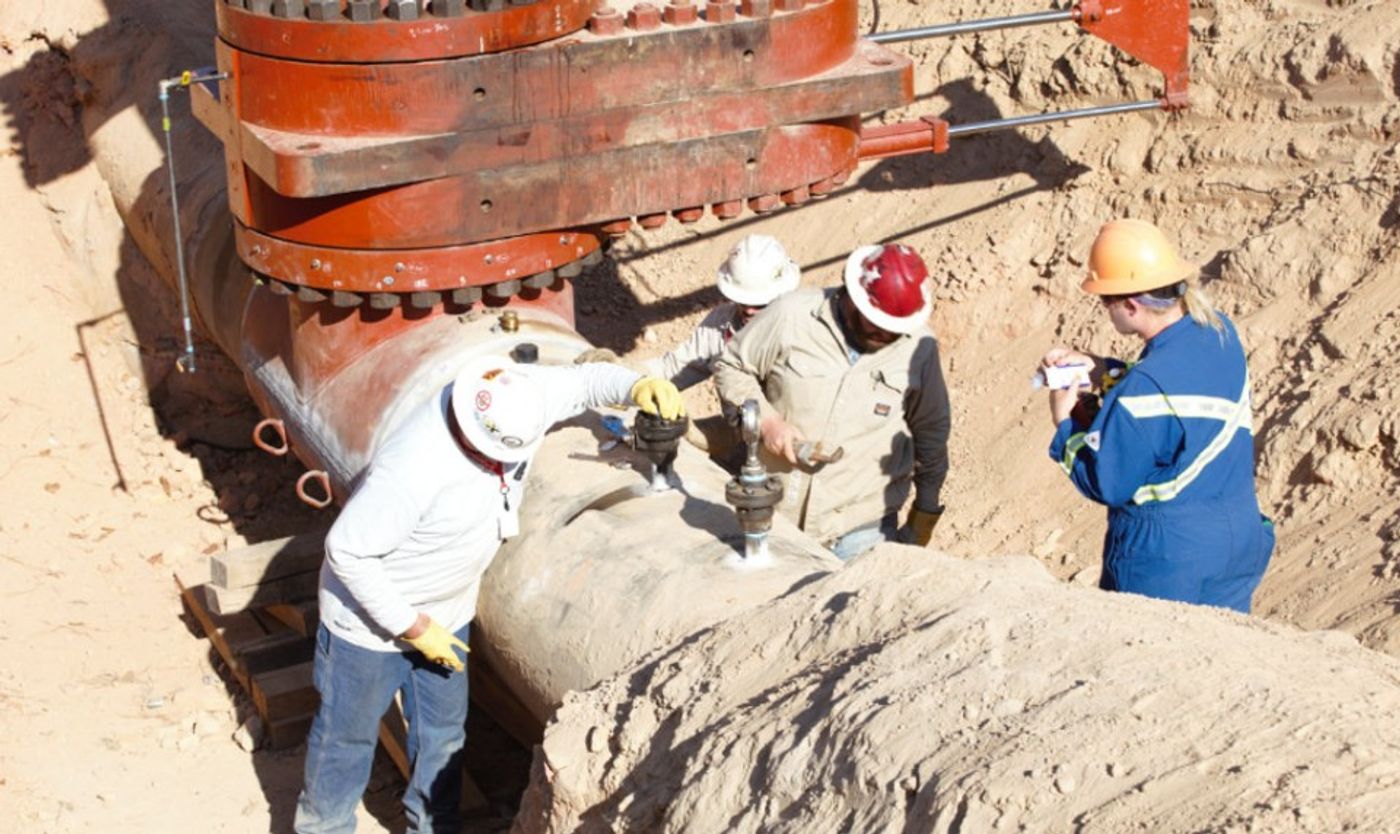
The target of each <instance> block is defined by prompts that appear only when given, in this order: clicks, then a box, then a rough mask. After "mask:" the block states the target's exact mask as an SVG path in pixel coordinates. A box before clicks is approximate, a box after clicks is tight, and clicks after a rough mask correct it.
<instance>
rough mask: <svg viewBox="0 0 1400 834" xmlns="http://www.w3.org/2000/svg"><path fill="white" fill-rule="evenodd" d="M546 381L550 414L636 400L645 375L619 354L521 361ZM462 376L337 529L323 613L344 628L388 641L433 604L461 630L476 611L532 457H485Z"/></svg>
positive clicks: (365, 639) (332, 626)
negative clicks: (623, 363) (475, 450)
mask: <svg viewBox="0 0 1400 834" xmlns="http://www.w3.org/2000/svg"><path fill="white" fill-rule="evenodd" d="M516 370H518V371H519V372H520V373H522V374H527V375H529V376H531V377H533V378H535V379H537V380H539V382H540V387H541V389H542V390H543V391H544V392H545V396H546V409H547V413H546V420H547V423H546V424H547V425H553V424H554V423H556V422H558V421H560V420H564V419H567V418H569V417H572V416H574V415H575V414H578V413H579V412H581V411H583V410H584V409H585V408H588V407H596V406H600V405H606V404H610V403H626V402H628V401H629V398H630V393H631V390H632V386H633V384H634V383H635V382H636V381H637V379H638V376H637V374H635V373H633V372H632V371H629V370H627V369H625V368H622V367H619V366H616V365H608V364H586V365H576V366H567V367H546V366H535V365H532V366H517V368H516ZM451 402H452V386H450V385H449V386H448V387H447V388H444V389H443V390H442V391H441V392H440V393H439V394H438V395H436V396H434V397H433V398H432V399H430V400H429V401H428V402H426V403H424V404H423V405H421V406H419V407H418V408H417V409H415V410H414V411H413V413H412V414H410V415H409V417H408V418H407V419H406V420H405V421H404V423H403V425H401V426H399V427H398V428H397V429H395V430H394V432H393V433H392V434H390V436H389V437H388V439H386V440H385V441H384V444H383V445H382V446H381V447H380V448H379V449H378V450H377V451H376V452H375V454H374V457H373V459H372V460H371V461H370V464H369V467H368V468H367V469H366V470H365V473H364V476H363V478H362V479H361V481H360V484H359V486H358V487H357V488H356V489H355V492H354V494H352V495H351V496H350V500H348V501H347V502H346V503H345V508H344V509H343V510H342V511H341V513H340V516H339V518H337V519H336V521H335V524H334V525H333V526H332V527H331V530H330V533H328V534H327V535H326V561H325V563H324V564H323V565H322V567H321V588H320V595H319V602H320V607H321V621H322V622H323V623H325V624H326V627H327V628H328V629H329V630H330V631H331V632H332V633H333V634H335V635H336V636H337V637H340V638H342V639H344V640H346V641H348V642H350V643H353V644H355V645H357V646H362V647H364V648H367V649H372V650H376V651H401V650H402V645H400V644H398V643H396V642H395V640H394V638H395V636H396V635H399V634H402V633H403V632H405V631H407V630H408V628H409V627H410V626H412V625H413V623H414V621H415V620H416V619H417V617H418V614H419V613H420V612H421V613H424V614H427V615H428V616H429V617H432V618H433V619H434V620H436V621H437V622H438V623H441V624H442V625H443V627H445V628H446V629H447V630H448V631H451V632H455V631H457V630H458V629H460V628H461V627H462V626H464V625H466V624H467V623H469V622H471V619H472V617H474V616H475V615H476V598H477V593H478V591H479V589H480V584H481V576H482V574H484V573H485V572H486V568H487V566H488V565H490V564H491V559H492V558H493V557H494V556H495V555H496V550H497V549H498V548H499V547H500V544H501V541H502V537H501V525H502V521H503V520H504V521H506V522H507V523H510V522H513V521H515V519H514V518H510V517H509V516H514V515H516V514H517V513H518V512H519V507H520V501H521V498H522V497H523V491H524V488H525V471H526V468H527V467H528V465H529V462H528V461H526V462H524V463H520V464H506V465H505V467H504V470H503V476H504V478H505V482H506V487H507V490H508V493H507V494H506V495H502V492H501V478H500V477H497V475H496V473H495V472H491V471H487V470H486V469H485V468H483V467H482V466H480V465H478V464H477V463H475V462H473V461H472V460H471V459H470V458H468V457H467V456H466V455H465V454H464V453H463V452H462V449H461V447H459V446H458V445H457V441H456V440H455V439H454V438H453V436H452V431H451V428H450V424H449V423H448V419H447V415H448V411H449V409H450V408H451Z"/></svg>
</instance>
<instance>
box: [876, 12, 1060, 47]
mask: <svg viewBox="0 0 1400 834" xmlns="http://www.w3.org/2000/svg"><path fill="white" fill-rule="evenodd" d="M1073 19H1074V10H1073V9H1065V10H1063V11H1061V10H1059V9H1056V10H1054V11H1048V12H1031V13H1030V14H1017V15H1011V16H1010V17H989V18H986V19H984V20H968V21H963V22H961V23H943V24H939V25H938V26H921V27H919V28H917V29H898V30H896V31H893V32H877V33H875V34H873V35H868V36H867V37H866V40H868V41H873V42H875V43H901V42H903V41H917V40H923V39H925V38H946V37H950V36H952V35H968V34H971V33H973V32H992V31H995V30H997V29H1015V28H1016V27H1018V26H1043V25H1045V24H1047V23H1060V22H1062V21H1066V20H1073Z"/></svg>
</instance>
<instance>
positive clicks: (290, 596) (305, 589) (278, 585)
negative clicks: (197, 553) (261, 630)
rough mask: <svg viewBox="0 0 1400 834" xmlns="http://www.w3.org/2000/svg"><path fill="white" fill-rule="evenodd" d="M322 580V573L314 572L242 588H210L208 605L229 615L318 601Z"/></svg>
mask: <svg viewBox="0 0 1400 834" xmlns="http://www.w3.org/2000/svg"><path fill="white" fill-rule="evenodd" d="M319 579H320V571H319V570H313V571H307V572H305V573H294V574H292V575H291V576H283V577H281V578H279V579H272V580H269V581H267V582H264V583H263V584H261V585H245V586H243V587H241V588H221V587H219V586H218V585H212V584H211V585H209V586H208V587H209V597H210V602H209V604H210V607H211V608H212V609H213V610H214V612H215V613H218V614H228V613H232V612H234V611H242V610H243V609H245V608H253V607H267V606H269V605H289V604H295V603H300V602H305V601H307V600H311V599H315V598H316V589H317V586H318V582H319Z"/></svg>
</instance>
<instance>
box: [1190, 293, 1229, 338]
mask: <svg viewBox="0 0 1400 834" xmlns="http://www.w3.org/2000/svg"><path fill="white" fill-rule="evenodd" d="M1181 308H1182V310H1184V311H1185V312H1186V315H1188V316H1190V317H1191V320H1192V321H1194V322H1195V323H1196V324H1199V325H1200V326H1202V327H1209V328H1210V329H1211V330H1214V331H1215V332H1216V333H1221V334H1223V333H1224V332H1225V322H1224V321H1222V320H1221V318H1220V314H1219V313H1218V312H1216V310H1215V304H1213V303H1212V302H1211V300H1210V296H1208V295H1206V292H1205V290H1203V289H1201V288H1200V285H1198V284H1197V283H1196V282H1195V281H1194V280H1192V281H1188V282H1187V284H1186V292H1185V293H1184V294H1183V295H1182V296H1181Z"/></svg>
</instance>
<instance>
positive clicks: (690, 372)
mask: <svg viewBox="0 0 1400 834" xmlns="http://www.w3.org/2000/svg"><path fill="white" fill-rule="evenodd" d="M738 312H739V311H738V307H737V306H736V305H735V304H733V303H731V302H728V301H726V302H725V303H723V304H721V305H719V306H718V307H716V308H714V309H713V310H711V311H710V312H709V313H707V314H706V315H705V317H704V318H703V319H701V320H700V323H699V324H697V325H696V326H695V330H693V331H692V332H691V334H690V338H688V339H686V340H685V341H684V342H681V343H680V344H679V345H676V347H675V348H674V349H673V350H670V351H667V352H666V353H665V354H663V355H661V356H658V357H656V358H655V359H650V360H647V362H646V363H644V365H643V367H644V368H645V369H646V372H647V373H648V374H650V375H651V376H659V377H661V378H662V379H669V380H671V382H673V383H675V385H676V387H677V388H679V389H681V390H682V391H684V390H685V389H686V388H689V387H690V386H692V385H696V384H698V383H701V382H704V381H705V380H707V379H709V378H710V374H712V373H714V362H715V360H716V359H718V358H719V356H720V354H722V353H724V346H725V345H727V344H729V340H730V339H731V338H732V337H733V336H734V333H735V332H736V328H735V326H734V323H735V320H736V319H737V318H738Z"/></svg>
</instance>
